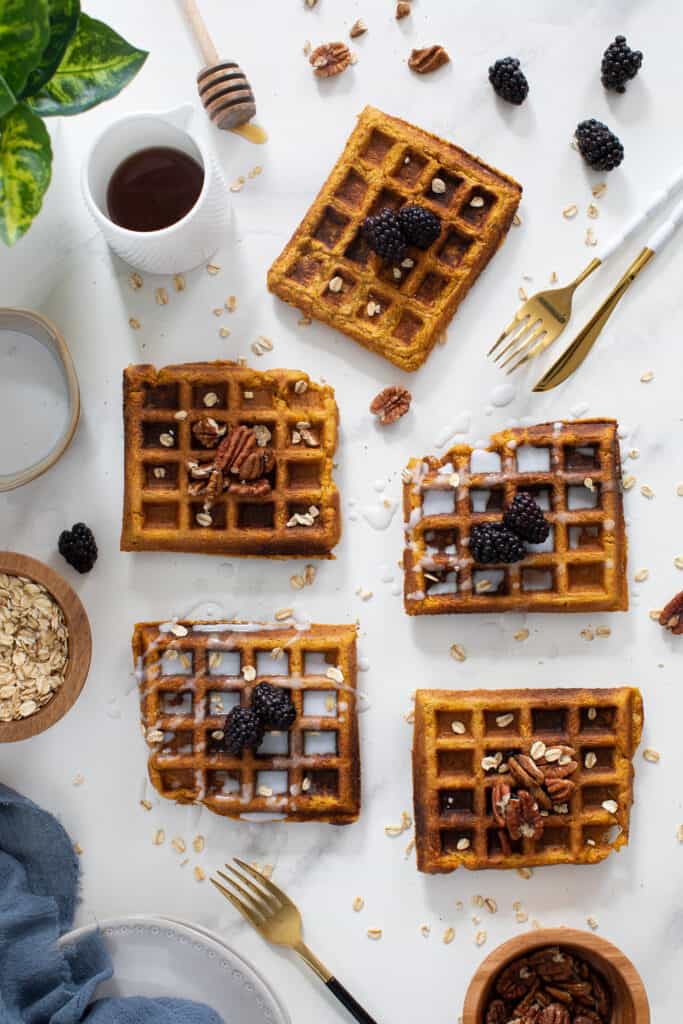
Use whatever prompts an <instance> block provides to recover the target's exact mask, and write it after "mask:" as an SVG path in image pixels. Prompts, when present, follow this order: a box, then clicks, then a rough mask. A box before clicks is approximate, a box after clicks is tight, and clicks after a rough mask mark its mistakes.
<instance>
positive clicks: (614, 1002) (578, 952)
mask: <svg viewBox="0 0 683 1024" xmlns="http://www.w3.org/2000/svg"><path fill="white" fill-rule="evenodd" d="M513 1021H514V1022H515V1024H527V1022H529V1024H531V1022H533V1024H650V1006H649V1003H648V998H647V993H646V991H645V986H644V985H643V982H642V980H641V978H640V975H639V974H638V972H637V970H636V969H635V967H634V966H633V964H632V963H631V961H630V960H629V959H628V958H627V957H626V956H624V954H623V953H622V952H621V950H619V949H617V947H616V946H613V945H612V944H611V943H610V942H607V941H606V940H605V939H602V938H600V937H599V936H598V935H594V934H592V933H591V932H582V931H576V930H574V929H572V928H541V929H539V930H537V931H532V932H527V933H526V934H524V935H518V936H516V937H515V938H514V939H510V940H509V942H505V943H503V945H502V946H498V948H497V949H494V951H493V952H492V953H491V954H490V955H489V956H487V957H486V959H485V960H484V962H483V963H482V964H481V965H480V967H479V968H478V970H477V971H476V973H475V975H474V977H473V978H472V981H471V982H470V986H469V988H468V990H467V993H466V995H465V1005H464V1008H463V1016H462V1022H463V1024H512V1022H513Z"/></svg>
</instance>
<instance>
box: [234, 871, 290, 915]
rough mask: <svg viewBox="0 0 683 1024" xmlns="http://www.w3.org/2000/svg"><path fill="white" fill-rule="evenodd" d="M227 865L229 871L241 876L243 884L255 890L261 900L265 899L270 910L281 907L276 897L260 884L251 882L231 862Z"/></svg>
mask: <svg viewBox="0 0 683 1024" xmlns="http://www.w3.org/2000/svg"><path fill="white" fill-rule="evenodd" d="M225 866H226V868H227V869H228V871H232V873H233V875H235V877H236V878H239V880H240V882H242V884H243V885H246V886H247V888H248V889H250V890H251V892H253V893H254V894H255V895H256V896H258V897H259V898H260V899H261V900H263V902H264V903H265V905H266V906H267V907H268V909H269V911H273V910H278V909H279V907H280V904H279V903H278V901H277V900H276V899H274V898H273V897H272V896H271V895H269V893H267V892H264V891H263V889H261V888H260V887H259V886H258V885H254V883H253V882H251V881H250V880H249V879H248V878H247V877H246V876H245V875H243V874H242V873H241V872H240V871H238V870H237V869H236V868H234V867H233V866H232V865H231V864H226V865H225ZM233 884H234V883H233Z"/></svg>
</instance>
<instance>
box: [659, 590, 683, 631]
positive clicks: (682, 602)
mask: <svg viewBox="0 0 683 1024" xmlns="http://www.w3.org/2000/svg"><path fill="white" fill-rule="evenodd" d="M659 625H660V626H664V629H668V630H669V631H670V632H671V633H673V634H674V636H680V634H681V633H683V590H681V592H680V594H676V596H675V597H672V598H671V600H670V601H669V603H668V604H667V605H665V606H664V607H663V608H662V611H661V613H660V616H659Z"/></svg>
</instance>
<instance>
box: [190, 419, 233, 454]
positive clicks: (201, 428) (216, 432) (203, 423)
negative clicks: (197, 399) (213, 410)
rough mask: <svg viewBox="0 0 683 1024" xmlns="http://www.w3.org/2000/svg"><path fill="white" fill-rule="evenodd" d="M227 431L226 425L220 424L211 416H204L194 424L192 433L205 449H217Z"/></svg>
mask: <svg viewBox="0 0 683 1024" xmlns="http://www.w3.org/2000/svg"><path fill="white" fill-rule="evenodd" d="M226 430H227V427H226V426H225V424H224V423H218V422H217V421H216V420H215V419H213V417H211V416H202V418H201V419H200V420H197V422H196V423H193V424H192V433H193V434H194V436H195V437H196V438H197V440H198V441H199V443H200V444H202V445H204V447H205V448H215V447H216V445H217V444H218V442H219V441H220V439H221V438H222V437H223V435H224V434H225V431H226Z"/></svg>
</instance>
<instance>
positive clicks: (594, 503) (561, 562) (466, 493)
mask: <svg viewBox="0 0 683 1024" xmlns="http://www.w3.org/2000/svg"><path fill="white" fill-rule="evenodd" d="M404 481H405V483H404V488H403V511H404V522H405V533H406V547H405V551H404V555H403V565H404V570H405V594H404V596H405V608H406V611H407V612H408V614H409V615H436V614H441V613H447V612H502V611H529V612H588V611H626V609H627V608H628V584H627V578H626V547H627V545H626V532H625V526H624V512H623V505H622V495H621V462H620V454H619V441H618V438H617V424H616V423H615V422H614V421H613V420H575V421H571V422H567V423H559V422H558V423H542V424H540V425H539V426H534V427H516V428H511V429H509V430H503V431H501V432H500V433H499V434H495V435H494V436H493V437H492V438H491V443H490V444H489V446H488V448H487V449H486V450H483V449H472V448H470V447H469V446H467V445H456V446H455V447H453V448H451V449H450V450H449V451H448V452H446V454H445V455H444V456H443V457H442V458H440V459H437V458H434V457H432V456H429V457H427V458H425V459H411V461H410V462H409V464H408V467H407V469H406V470H405V471H404ZM522 491H527V492H529V493H530V494H531V495H532V496H533V497H534V498H535V499H536V501H538V502H539V504H541V505H542V507H543V508H544V513H545V516H546V519H547V520H548V521H549V522H550V524H551V526H552V529H551V533H550V537H549V538H548V541H547V542H546V543H545V544H542V545H528V552H529V553H528V554H527V556H526V557H525V558H524V559H523V560H522V561H520V562H516V563H513V564H511V565H477V564H476V563H474V562H473V560H472V558H471V556H470V554H469V550H468V548H469V542H470V531H471V529H472V527H473V526H474V525H476V524H477V523H487V522H497V521H500V520H501V518H502V510H503V508H504V507H507V506H508V505H509V504H510V503H511V502H512V500H513V498H514V496H515V494H517V493H519V492H522Z"/></svg>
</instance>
